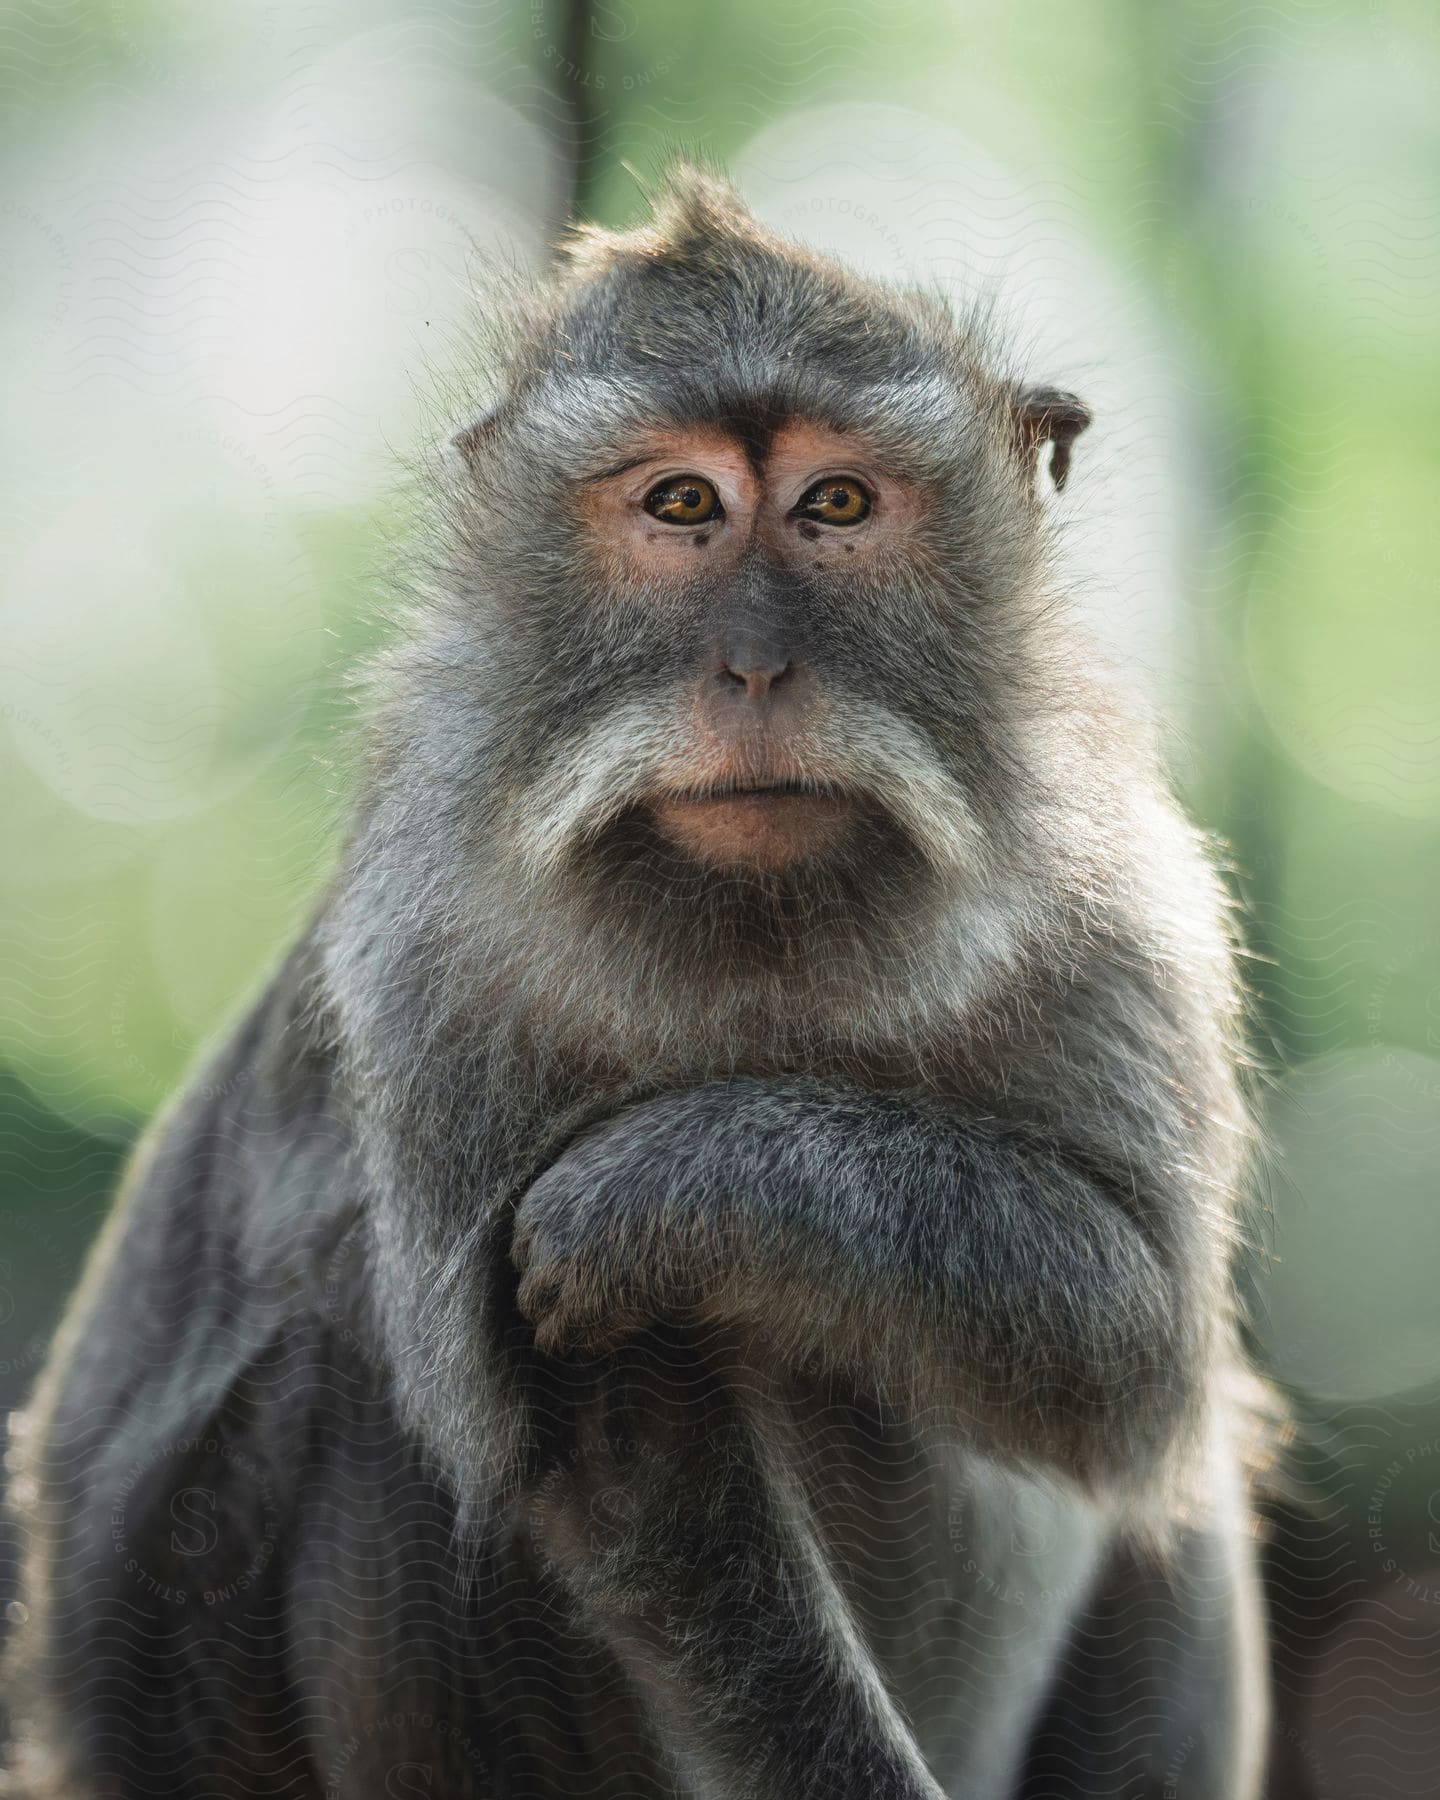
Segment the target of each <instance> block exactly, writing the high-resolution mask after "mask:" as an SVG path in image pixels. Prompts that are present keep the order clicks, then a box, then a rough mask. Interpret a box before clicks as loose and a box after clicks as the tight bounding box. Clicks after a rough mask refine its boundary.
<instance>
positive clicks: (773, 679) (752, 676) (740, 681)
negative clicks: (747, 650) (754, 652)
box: [720, 656, 794, 700]
mask: <svg viewBox="0 0 1440 1800" xmlns="http://www.w3.org/2000/svg"><path fill="white" fill-rule="evenodd" d="M793 667H794V665H793V664H792V663H791V662H790V661H789V659H788V658H786V659H784V660H782V659H781V658H780V657H778V656H776V657H763V656H744V657H741V656H735V657H729V658H726V659H725V660H724V661H723V662H722V664H721V667H720V679H721V681H722V683H724V684H725V685H726V686H728V687H735V688H743V689H744V690H745V692H746V693H747V694H748V695H749V696H750V698H751V699H752V700H759V699H762V698H763V697H764V696H765V695H766V694H768V693H769V692H770V690H771V689H772V688H778V687H779V686H781V684H782V683H784V682H786V681H788V680H789V678H790V675H791V673H792V671H793Z"/></svg>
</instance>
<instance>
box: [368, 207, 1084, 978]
mask: <svg viewBox="0 0 1440 1800" xmlns="http://www.w3.org/2000/svg"><path fill="white" fill-rule="evenodd" d="M571 257H572V264H571V266H570V267H569V268H565V269H562V271H561V272H560V274H559V275H557V277H556V279H555V281H554V282H553V284H552V285H551V286H550V288H548V289H546V290H542V291H541V292H539V293H531V294H530V295H529V296H528V297H527V299H526V302H525V304H524V306H523V307H522V308H521V311H520V315H519V316H517V319H516V321H515V328H514V329H515V345H514V349H513V354H510V355H509V356H508V357H507V364H506V368H505V370H504V371H503V374H502V378H501V382H500V399H499V402H498V404H497V405H496V406H495V408H494V409H493V411H492V412H491V413H489V414H487V415H486V416H485V417H484V418H483V419H481V420H480V421H478V422H477V423H476V424H474V425H472V426H471V427H469V428H467V430H465V431H464V432H462V433H461V434H460V436H459V437H458V438H457V439H456V440H455V441H456V444H457V446H458V447H459V449H460V451H461V453H462V459H463V461H462V464H461V465H460V467H459V470H458V475H459V479H458V480H457V481H456V482H455V484H454V485H453V487H452V489H451V491H450V492H449V494H448V501H449V514H448V525H449V528H450V529H449V531H448V537H447V541H446V543H445V547H444V555H445V557H446V563H445V566H444V567H442V568H441V569H440V570H439V571H438V575H439V579H438V580H437V581H435V582H434V583H433V585H432V586H431V588H430V589H429V590H428V591H427V596H426V607H425V614H424V618H423V620H422V623H423V624H424V625H425V626H426V627H428V633H427V634H426V635H421V636H418V637H417V640H416V647H415V650H414V653H413V655H411V654H409V653H405V652H402V655H401V656H400V658H399V659H398V660H399V661H400V662H401V663H402V664H407V665H408V667H409V669H410V673H411V675H412V676H413V680H411V681H410V682H409V683H408V684H401V685H399V686H397V688H396V689H395V692H394V704H393V706H392V710H391V712H390V715H389V720H390V723H391V725H392V729H393V736H394V740H395V743H394V748H395V749H396V751H397V752H398V754H397V756H396V759H395V765H394V766H395V769H396V781H397V784H398V786H397V792H398V787H399V786H403V785H404V771H405V768H406V766H407V763H408V767H409V769H410V771H411V772H412V775H413V771H414V769H415V767H416V763H415V758H414V754H413V745H414V741H415V738H416V737H417V736H418V737H419V738H420V739H421V740H422V742H423V744H424V745H425V757H424V761H425V766H426V768H427V771H428V776H429V779H430V780H431V781H432V782H436V783H438V785H439V786H440V788H441V789H442V790H443V792H444V795H445V807H446V817H447V819H449V820H452V821H454V822H455V824H456V827H457V831H458V834H459V835H458V837H457V839H456V841H455V850H456V853H457V854H461V853H463V854H466V855H468V856H469V857H470V859H471V867H472V869H473V871H474V873H473V875H472V880H471V889H472V891H474V892H476V893H477V894H478V893H480V892H481V891H484V892H486V893H487V894H488V893H489V892H490V891H491V882H492V880H493V881H496V882H497V883H498V885H497V886H496V887H495V891H496V892H499V893H504V894H505V895H507V896H509V897H511V898H512V899H513V897H514V896H516V895H519V894H524V895H525V896H526V897H527V905H528V908H529V916H530V917H531V918H533V919H536V920H538V919H539V918H540V916H541V914H542V913H546V912H547V909H548V917H549V919H550V921H551V928H552V938H551V941H554V942H559V941H563V940H564V938H565V934H566V933H567V932H568V933H571V934H573V933H574V932H575V931H576V930H578V929H580V928H581V927H580V926H578V925H577V924H576V921H577V920H583V921H584V926H583V928H584V929H586V930H589V929H592V928H593V929H594V930H596V931H597V932H598V931H602V930H603V931H604V932H605V933H607V934H608V936H609V938H610V939H611V940H613V941H615V942H619V941H621V940H622V939H623V940H624V941H626V942H629V941H631V939H632V938H633V940H634V942H635V944H636V945H637V946H644V947H646V952H647V954H649V955H651V957H652V960H654V961H657V962H658V960H659V957H660V955H661V946H662V945H669V946H670V948H671V949H672V950H673V951H674V954H675V957H676V958H677V959H679V960H688V961H690V962H698V960H699V958H698V956H697V955H692V954H691V951H692V950H693V948H694V946H695V945H696V944H698V943H699V942H700V941H701V940H702V939H703V940H704V941H705V942H707V943H713V944H714V945H716V946H718V945H720V944H722V943H723V944H724V945H726V946H728V947H729V948H727V949H726V951H725V956H727V957H730V959H731V961H732V963H734V962H738V961H740V960H743V958H744V957H745V956H747V955H749V954H750V953H751V951H752V950H753V947H754V946H755V945H756V944H757V943H762V942H763V943H764V944H767V945H769V946H771V947H772V948H773V950H774V954H775V956H776V957H777V958H779V959H780V961H781V962H784V961H785V959H787V958H788V959H790V962H792V963H796V962H798V961H799V960H800V959H799V957H798V954H797V948H796V946H797V941H798V940H799V939H801V938H803V941H804V943H805V945H806V946H808V947H809V948H810V950H811V951H813V952H814V954H815V957H816V959H817V960H821V961H823V962H824V963H825V965H826V967H827V968H830V969H833V968H834V966H835V963H836V960H837V959H836V954H835V945H836V943H837V942H838V941H840V940H841V939H843V940H844V941H845V942H847V943H849V944H850V945H852V946H853V944H854V943H855V942H857V941H858V940H859V939H860V938H861V937H866V938H868V939H870V940H878V939H881V938H883V939H884V940H885V941H886V943H887V945H888V946H889V950H888V951H887V954H888V955H890V956H891V959H892V961H893V958H894V956H895V955H897V954H899V953H900V952H899V951H898V949H897V948H896V946H897V944H898V942H899V939H900V938H901V936H902V935H907V934H908V940H909V941H911V942H913V943H915V944H917V945H918V944H919V943H920V941H921V939H922V937H923V936H924V935H925V933H927V932H929V933H930V934H931V939H932V942H933V930H934V929H941V928H943V929H944V930H945V931H946V932H947V933H948V934H949V935H950V936H951V937H952V938H953V937H954V936H955V935H956V934H958V933H960V932H961V931H962V930H967V931H969V932H970V935H971V938H972V939H973V940H977V941H978V939H979V938H980V937H981V936H983V935H985V934H986V933H988V934H989V935H990V936H992V937H994V938H995V939H996V941H997V942H998V941H1001V940H1005V941H1008V935H1009V934H1008V930H1005V929H1000V928H998V927H994V926H993V921H995V920H998V919H1001V918H1002V917H1005V916H1007V910H1008V914H1009V915H1013V913H1014V911H1015V909H1016V908H1017V907H1020V906H1025V905H1029V904H1030V901H1029V899H1028V898H1027V897H1026V890H1027V887H1028V889H1029V890H1030V891H1031V892H1033V890H1034V881H1033V874H1032V871H1033V869H1034V868H1035V867H1036V866H1037V865H1039V864H1041V863H1042V862H1043V856H1041V855H1039V854H1036V843H1037V839H1038V837H1039V835H1040V834H1041V833H1044V832H1050V833H1051V834H1052V835H1053V826H1054V819H1055V816H1056V806H1055V802H1054V788H1053V783H1052V784H1051V786H1050V787H1049V788H1047V786H1046V780H1047V777H1048V775H1049V774H1051V773H1053V771H1054V770H1055V769H1057V768H1060V769H1061V770H1062V773H1063V765H1064V763H1065V759H1066V755H1067V754H1068V752H1061V753H1057V752H1056V749H1055V746H1056V745H1057V744H1059V743H1061V742H1062V740H1063V738H1064V734H1063V733H1057V732H1056V731H1054V730H1053V729H1052V727H1053V724H1054V720H1055V718H1056V717H1057V716H1058V714H1060V713H1061V712H1063V711H1064V710H1065V708H1066V706H1067V705H1068V704H1069V701H1068V699H1067V690H1068V693H1070V694H1075V693H1081V692H1083V691H1084V684H1083V681H1081V680H1080V679H1079V678H1078V676H1079V665H1078V662H1072V663H1071V664H1069V665H1068V666H1065V667H1062V665H1061V662H1060V660H1059V659H1058V658H1057V657H1056V656H1055V655H1054V651H1055V648H1056V645H1057V644H1058V645H1059V648H1060V652H1061V655H1062V656H1063V655H1064V654H1066V653H1067V652H1068V646H1067V645H1066V644H1065V643H1064V641H1063V640H1062V639H1058V638H1055V637H1053V636H1047V624H1046V621H1047V619H1048V616H1049V614H1050V613H1051V612H1052V611H1053V608H1052V607H1051V605H1050V599H1051V596H1049V595H1048V594H1047V593H1046V591H1045V585H1044V579H1043V575H1044V563H1045V558H1044V539H1045V522H1044V509H1043V507H1042V505H1041V502H1040V497H1039V495H1038V493H1037V487H1038V483H1037V480H1036V465H1037V461H1038V458H1039V452H1040V448H1041V446H1042V445H1043V444H1044V443H1046V442H1053V443H1055V445H1056V448H1057V456H1058V452H1059V450H1060V448H1061V439H1062V436H1063V437H1064V438H1065V441H1066V444H1067V445H1068V441H1069V438H1070V437H1073V435H1074V434H1075V432H1076V431H1078V430H1079V429H1081V426H1082V424H1083V419H1084V416H1085V415H1084V413H1083V409H1081V408H1079V405H1078V402H1072V401H1071V400H1070V399H1069V397H1068V396H1064V395H1059V394H1056V393H1053V392H1051V391H1050V390H1044V391H1043V392H1042V394H1041V401H1043V404H1040V403H1036V404H1033V405H1032V404H1030V399H1031V398H1033V396H1032V397H1028V398H1027V396H1026V395H1025V394H1024V393H1022V392H1021V391H1020V390H1019V389H1017V388H1016V387H1015V385H1014V384H1013V383H1012V382H1011V381H1009V380H1008V379H1007V378H1006V377H1004V376H1002V375H1001V374H1000V373H998V372H997V370H996V368H995V366H994V364H993V362H992V361H991V360H990V358H989V354H988V352H989V345H988V344H987V343H986V341H985V339H984V337H983V332H974V331H971V330H969V328H967V327H965V326H963V325H961V324H959V323H957V321H956V320H955V319H953V318H952V317H951V316H950V315H949V314H948V313H946V312H945V311H944V309H943V308H940V307H938V306H937V305H936V304H934V303H933V302H931V301H929V300H927V299H925V298H923V297H917V296H913V295H905V294H902V293H898V292H896V291H894V290H892V289H888V288H885V287H882V286H881V285H879V284H877V283H871V282H866V281H863V280H860V279H858V278H856V277H854V276H852V275H850V274H848V273H847V272H845V271H844V270H842V269H840V268H838V267H836V266H835V265H833V264H829V263H826V262H824V261H823V260H822V259H819V258H815V257H811V256H809V255H808V254H807V253H805V252H802V251H799V250H797V249H795V248H794V247H793V246H790V245H787V244H785V243H783V242H782V241H781V240H779V239H777V238H774V237H772V236H770V235H769V234H768V233H766V232H765V231H764V230H763V229H762V228H761V227H759V226H758V225H757V224H756V223H755V221H754V220H752V219H750V218H749V217H748V216H747V215H746V214H744V212H743V210H742V209H740V208H739V207H738V205H737V204H736V203H735V201H734V199H733V196H729V195H727V194H725V193H724V192H723V191H721V190H719V189H718V188H716V187H714V186H713V185H712V186H708V187H707V186H706V184H705V183H704V182H703V181H702V182H699V183H697V186H696V189H695V191H694V193H693V194H691V195H690V196H688V197H687V198H686V200H685V201H684V203H683V204H682V205H680V206H678V207H677V210H676V213H675V216H674V217H671V218H667V219H664V220H662V221H661V222H660V223H659V224H658V225H657V227H656V228H655V230H653V231H640V232H636V233H632V234H630V235H628V236H625V237H611V236H609V235H608V234H601V233H596V234H593V235H592V236H591V238H589V239H588V240H585V241H584V242H582V243H581V244H579V245H578V246H571ZM1052 473H1053V474H1055V475H1056V476H1057V477H1058V476H1059V475H1060V473H1061V470H1060V469H1059V468H1058V467H1056V466H1055V465H1053V464H1052ZM392 666H393V665H392ZM407 695H408V697H409V701H410V704H409V706H408V708H406V709H405V710H404V713H403V717H402V714H401V709H402V707H405V702H406V697H407ZM1072 710H1073V709H1072ZM407 744H408V746H410V748H407ZM411 791H413V789H412V790H411ZM397 804H398V802H397ZM482 862H483V864H484V867H483V868H479V867H477V866H476V865H477V864H479V863H482ZM1017 896H1019V898H1017ZM962 913H963V914H964V916H965V921H966V923H965V924H964V925H963V926H962V924H961V923H960V922H959V921H960V915H961V914H962ZM562 914H563V917H564V919H565V921H566V923H565V925H564V927H563V928H560V927H559V923H558V922H559V920H560V918H561V916H562ZM942 917H943V921H944V923H943V927H941V926H937V925H936V921H937V920H940V919H942ZM822 919H823V921H824V927H823V930H822V926H821V924H820V921H821V920H822ZM985 921H989V922H991V923H985ZM632 925H633V926H634V927H635V928H636V929H635V930H634V931H632V930H631V926H632ZM825 932H828V933H829V941H828V943H827V944H826V945H825V946H823V947H822V946H821V938H822V936H823V935H824V933H825ZM667 933H668V934H669V935H668V936H667V935H666V934H667ZM697 934H699V935H697ZM732 953H733V954H732ZM847 954H851V955H853V951H847ZM917 954H918V952H917ZM719 960H720V953H719V951H718V950H717V952H716V956H715V957H712V962H716V963H717V964H718V961H719Z"/></svg>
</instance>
